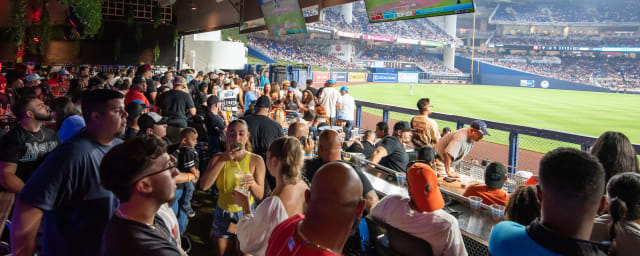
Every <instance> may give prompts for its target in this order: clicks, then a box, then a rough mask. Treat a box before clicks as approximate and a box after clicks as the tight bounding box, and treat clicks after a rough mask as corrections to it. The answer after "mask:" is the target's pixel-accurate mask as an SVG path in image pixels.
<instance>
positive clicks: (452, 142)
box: [435, 120, 491, 178]
mask: <svg viewBox="0 0 640 256" xmlns="http://www.w3.org/2000/svg"><path fill="white" fill-rule="evenodd" d="M484 135H491V134H489V132H488V131H487V124H486V123H485V122H484V121H482V120H474V121H473V122H471V126H470V127H469V128H462V129H459V130H457V131H455V132H452V133H449V134H447V135H446V136H444V137H442V138H441V139H440V140H439V141H438V143H437V144H436V145H435V149H436V151H437V152H438V158H437V159H436V171H437V173H438V174H439V175H444V174H446V175H447V176H449V177H452V178H456V177H460V176H459V175H458V174H456V173H455V172H453V169H452V168H451V166H456V165H457V164H458V163H459V162H460V161H462V159H464V157H465V156H466V155H467V154H469V151H471V148H472V147H473V145H475V143H476V142H478V141H480V140H482V137H484Z"/></svg>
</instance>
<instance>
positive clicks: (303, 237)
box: [296, 220, 338, 254]
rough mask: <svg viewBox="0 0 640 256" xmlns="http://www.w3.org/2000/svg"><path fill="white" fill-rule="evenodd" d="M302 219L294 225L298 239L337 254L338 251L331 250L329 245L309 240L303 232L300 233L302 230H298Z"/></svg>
mask: <svg viewBox="0 0 640 256" xmlns="http://www.w3.org/2000/svg"><path fill="white" fill-rule="evenodd" d="M303 221H304V220H302V221H300V222H298V224H297V225H296V233H297V234H298V236H299V237H300V239H302V241H303V242H304V243H306V244H307V245H309V246H312V247H315V248H317V249H320V250H325V251H328V252H330V253H334V254H338V253H336V252H334V251H333V250H331V249H330V248H329V247H326V246H324V245H320V244H317V243H314V242H311V241H309V239H307V237H305V236H304V234H302V231H301V230H300V226H301V225H302V222H303Z"/></svg>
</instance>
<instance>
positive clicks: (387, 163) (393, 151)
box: [371, 121, 412, 172]
mask: <svg viewBox="0 0 640 256" xmlns="http://www.w3.org/2000/svg"><path fill="white" fill-rule="evenodd" d="M411 136H412V133H411V126H409V123H408V122H406V121H400V122H397V123H396V124H395V125H394V126H393V136H391V135H388V136H385V137H384V138H383V139H382V141H381V142H380V144H378V146H377V147H376V150H375V151H374V152H373V154H372V155H371V162H374V163H379V164H380V165H382V166H384V167H387V168H389V169H392V170H395V171H399V172H407V165H408V164H409V155H408V154H407V151H406V150H405V149H404V145H403V143H409V142H411Z"/></svg>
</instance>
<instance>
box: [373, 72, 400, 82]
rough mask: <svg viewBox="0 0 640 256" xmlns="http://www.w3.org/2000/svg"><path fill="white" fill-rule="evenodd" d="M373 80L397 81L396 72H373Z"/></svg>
mask: <svg viewBox="0 0 640 256" xmlns="http://www.w3.org/2000/svg"><path fill="white" fill-rule="evenodd" d="M373 81H374V82H392V83H395V82H397V81H398V74H397V73H373Z"/></svg>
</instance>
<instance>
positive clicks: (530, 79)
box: [455, 56, 611, 92]
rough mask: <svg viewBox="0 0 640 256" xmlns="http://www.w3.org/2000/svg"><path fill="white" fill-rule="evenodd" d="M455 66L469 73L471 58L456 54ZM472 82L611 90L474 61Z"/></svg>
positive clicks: (565, 88)
mask: <svg viewBox="0 0 640 256" xmlns="http://www.w3.org/2000/svg"><path fill="white" fill-rule="evenodd" d="M455 67H456V68H458V69H460V70H461V71H462V72H464V73H471V59H468V58H465V57H460V56H456V60H455ZM473 80H474V81H473V84H486V85H501V86H514V87H520V86H522V87H533V88H548V89H560V90H576V91H593V92H611V91H610V90H609V89H607V88H601V87H595V86H590V85H585V84H580V83H573V82H567V81H562V80H559V79H554V78H550V77H545V76H539V75H534V74H530V73H525V72H521V71H516V70H513V69H509V68H503V67H499V66H495V65H491V64H488V63H483V62H479V61H474V67H473Z"/></svg>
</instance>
